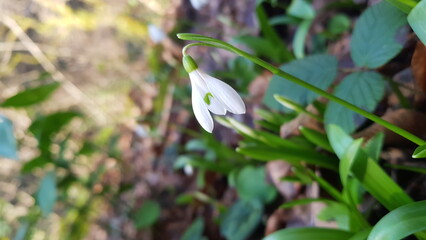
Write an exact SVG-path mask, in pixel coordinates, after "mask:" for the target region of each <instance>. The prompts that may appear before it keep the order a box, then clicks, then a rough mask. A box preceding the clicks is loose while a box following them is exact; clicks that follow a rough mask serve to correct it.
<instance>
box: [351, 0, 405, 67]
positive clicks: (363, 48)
mask: <svg viewBox="0 0 426 240" xmlns="http://www.w3.org/2000/svg"><path fill="white" fill-rule="evenodd" d="M405 23H406V20H405V15H404V13H402V12H401V11H399V10H398V9H397V8H395V7H394V6H392V5H391V4H389V3H387V2H386V1H382V2H380V3H378V4H376V5H374V6H372V7H370V8H368V9H367V10H366V11H365V12H363V13H362V14H361V17H360V18H359V19H358V21H357V23H356V24H355V28H354V32H353V34H352V40H351V56H352V59H353V60H354V62H355V64H356V65H357V66H359V67H368V68H377V67H380V66H382V65H383V64H385V63H387V62H388V61H389V60H391V59H392V58H393V57H395V56H396V55H397V54H398V53H399V52H400V51H401V49H402V45H401V44H399V43H397V42H396V41H395V34H396V32H397V30H398V29H399V28H400V27H402V26H403V25H404V24H405Z"/></svg>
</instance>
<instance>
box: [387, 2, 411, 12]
mask: <svg viewBox="0 0 426 240" xmlns="http://www.w3.org/2000/svg"><path fill="white" fill-rule="evenodd" d="M387 1H388V2H389V3H390V4H392V5H394V6H395V7H397V8H399V10H401V11H403V12H405V13H409V12H410V11H411V9H413V8H414V7H415V6H416V4H417V2H418V1H419V0H387Z"/></svg>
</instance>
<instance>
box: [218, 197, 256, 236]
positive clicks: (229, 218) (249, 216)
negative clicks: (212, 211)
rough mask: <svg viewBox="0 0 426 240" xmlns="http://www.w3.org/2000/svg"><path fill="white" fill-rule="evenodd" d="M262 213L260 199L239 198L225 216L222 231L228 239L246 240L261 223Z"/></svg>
mask: <svg viewBox="0 0 426 240" xmlns="http://www.w3.org/2000/svg"><path fill="white" fill-rule="evenodd" d="M262 214H263V206H262V204H261V203H260V201H259V200H258V199H251V200H239V201H238V202H236V203H234V205H232V207H231V208H230V209H229V210H228V212H227V213H226V214H225V215H224V216H223V219H222V221H221V223H220V232H221V234H222V235H223V236H224V237H225V238H226V239H228V240H244V239H246V238H247V237H248V236H249V235H250V233H252V232H253V230H254V229H255V228H256V227H257V225H258V224H259V223H260V220H261V218H262Z"/></svg>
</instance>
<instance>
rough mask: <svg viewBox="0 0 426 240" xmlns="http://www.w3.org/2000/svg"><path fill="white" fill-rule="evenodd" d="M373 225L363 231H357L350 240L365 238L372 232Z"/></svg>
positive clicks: (363, 239)
mask: <svg viewBox="0 0 426 240" xmlns="http://www.w3.org/2000/svg"><path fill="white" fill-rule="evenodd" d="M371 229H372V228H371V227H369V228H366V229H364V230H362V231H361V232H358V233H356V234H355V235H353V236H352V237H351V238H349V239H348V240H365V239H367V237H368V235H369V234H370V232H371Z"/></svg>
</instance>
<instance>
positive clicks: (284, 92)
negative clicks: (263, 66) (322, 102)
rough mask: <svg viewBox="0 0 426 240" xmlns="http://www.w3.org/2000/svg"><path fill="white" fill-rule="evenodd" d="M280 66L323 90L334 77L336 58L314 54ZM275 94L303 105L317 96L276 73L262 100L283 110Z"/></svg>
mask: <svg viewBox="0 0 426 240" xmlns="http://www.w3.org/2000/svg"><path fill="white" fill-rule="evenodd" d="M280 68H281V69H282V70H283V71H285V72H288V73H290V74H292V75H294V76H296V77H298V78H300V79H302V80H304V81H305V82H308V83H310V84H312V85H314V86H316V87H319V88H321V89H323V90H325V89H327V88H328V87H329V86H330V84H331V83H332V82H333V80H334V78H335V77H336V73H337V60H336V58H335V57H333V56H329V55H315V56H309V57H306V58H303V59H300V60H296V61H292V62H290V63H288V64H285V65H283V66H281V67H280ZM275 94H278V95H281V96H284V97H285V98H288V99H290V100H292V101H294V102H296V103H298V104H300V105H303V106H306V105H308V104H310V103H312V102H313V101H314V100H315V99H316V98H317V97H318V95H317V94H316V93H313V92H311V91H309V90H308V89H306V88H303V87H301V86H299V85H297V84H294V83H292V82H290V81H289V80H286V79H284V78H282V77H280V76H276V75H274V76H273V77H272V79H271V82H270V83H269V86H268V89H267V90H266V93H265V97H264V98H263V102H264V103H265V104H266V105H267V106H268V107H270V108H272V109H275V110H285V108H284V107H283V106H282V105H281V104H279V103H278V102H277V101H276V100H275V98H274V95H275ZM287 111H289V110H287Z"/></svg>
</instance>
